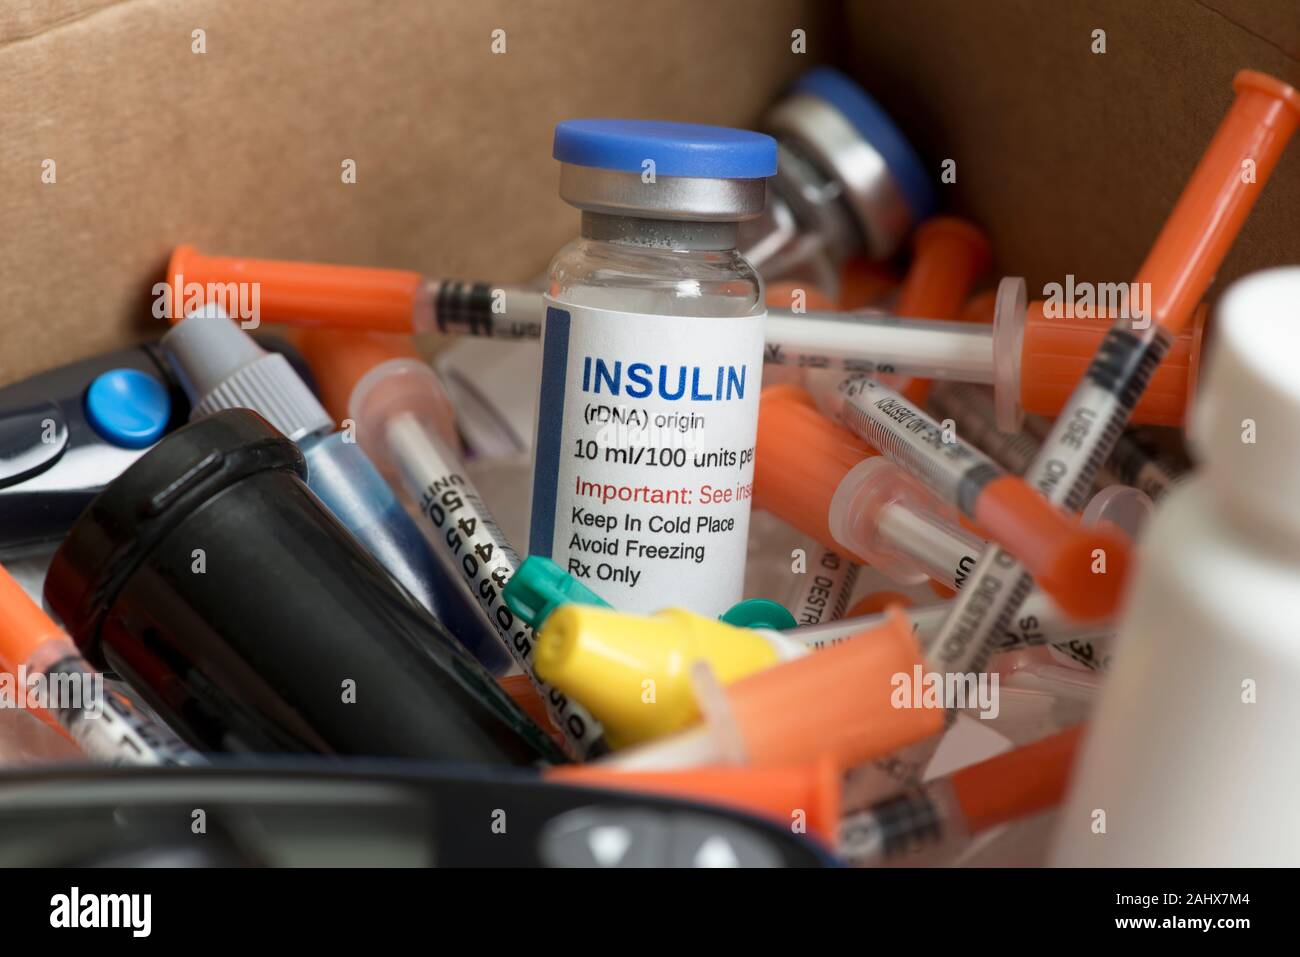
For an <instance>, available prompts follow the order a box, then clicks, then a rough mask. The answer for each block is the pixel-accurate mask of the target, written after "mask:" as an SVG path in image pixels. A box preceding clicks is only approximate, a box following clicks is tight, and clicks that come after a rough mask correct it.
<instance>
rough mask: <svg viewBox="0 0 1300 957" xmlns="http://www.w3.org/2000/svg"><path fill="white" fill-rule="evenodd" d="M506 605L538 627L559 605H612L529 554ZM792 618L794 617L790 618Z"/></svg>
mask: <svg viewBox="0 0 1300 957" xmlns="http://www.w3.org/2000/svg"><path fill="white" fill-rule="evenodd" d="M501 597H502V598H504V599H505V600H506V605H507V606H509V608H510V610H511V611H513V612H514V613H515V614H516V615H518V616H519V617H520V618H522V619H523V620H524V621H526V622H528V624H529V625H530V626H531V627H532V628H535V629H536V628H541V627H542V624H543V623H544V622H545V621H546V619H547V618H549V617H550V615H551V612H553V611H555V609H556V608H558V607H559V606H560V605H565V604H568V603H569V602H577V603H578V604H580V605H598V606H600V607H601V608H612V607H613V606H612V605H610V603H609V602H607V601H605V599H603V598H601V597H600V596H599V595H597V594H596V593H595V592H594V591H592V590H591V589H590V588H588V587H587V586H586V585H584V584H582V583H581V582H580V581H578V580H577V579H576V578H574V577H573V576H572V575H570V574H569V573H568V572H566V571H565V570H564V569H563V568H561V567H560V566H559V565H557V564H555V562H553V561H551V560H550V559H549V558H543V557H542V556H541V555H529V556H528V557H527V558H525V559H524V561H523V564H522V565H520V566H519V571H517V572H515V573H514V575H513V576H511V578H510V581H508V582H506V587H505V588H504V589H502V591H501ZM791 621H793V619H791Z"/></svg>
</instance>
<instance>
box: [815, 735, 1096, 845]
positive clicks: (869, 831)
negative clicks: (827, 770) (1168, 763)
mask: <svg viewBox="0 0 1300 957" xmlns="http://www.w3.org/2000/svg"><path fill="white" fill-rule="evenodd" d="M1082 733H1083V726H1082V725H1076V726H1075V727H1073V728H1069V729H1067V730H1065V731H1062V732H1060V733H1058V734H1054V735H1052V736H1051V737H1048V738H1044V739H1042V740H1041V741H1036V742H1034V743H1033V744H1030V745H1026V746H1024V747H1020V748H1016V749H1014V750H1012V751H1008V752H1006V753H1005V754H1000V755H997V756H996V757H993V758H989V759H988V760H986V761H981V762H980V763H979V764H974V765H971V766H969V767H966V768H963V769H961V770H960V771H957V772H955V773H953V774H951V775H949V776H948V777H945V778H940V779H938V780H935V781H931V782H930V783H928V784H926V785H924V786H923V787H920V788H917V789H914V790H909V791H905V792H903V793H902V794H898V795H895V796H893V797H888V798H884V799H883V800H880V801H876V802H875V803H873V804H872V805H871V806H870V807H867V808H865V809H863V810H861V811H856V812H853V813H850V814H847V815H846V816H845V817H844V818H843V819H842V820H841V822H840V834H839V838H840V840H839V853H840V856H841V857H842V858H843V859H844V860H845V861H846V862H848V863H850V864H854V865H857V866H860V867H862V866H871V865H882V864H894V863H899V862H900V861H901V860H902V859H904V858H906V857H908V856H909V855H912V854H916V853H919V852H923V851H924V852H928V853H930V854H938V855H951V854H953V853H956V852H958V851H960V850H961V849H962V848H963V847H964V846H965V845H966V843H967V842H968V841H969V839H970V838H971V836H973V835H975V834H978V833H979V832H981V831H985V830H987V829H989V828H992V827H994V826H996V825H999V824H1004V823H1007V822H1009V821H1013V820H1017V819H1020V818H1023V817H1028V816H1029V815H1031V814H1034V813H1036V812H1038V811H1043V810H1047V809H1048V808H1051V807H1055V806H1056V805H1057V804H1059V803H1060V801H1061V799H1062V797H1063V796H1064V794H1065V789H1066V785H1067V783H1068V781H1069V776H1070V770H1071V768H1072V767H1073V764H1074V757H1075V753H1076V752H1077V751H1078V746H1079V740H1080V738H1081V737H1082Z"/></svg>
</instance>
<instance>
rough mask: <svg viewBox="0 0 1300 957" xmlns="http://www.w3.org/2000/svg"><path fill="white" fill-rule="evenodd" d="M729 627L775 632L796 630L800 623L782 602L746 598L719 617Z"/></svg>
mask: <svg viewBox="0 0 1300 957" xmlns="http://www.w3.org/2000/svg"><path fill="white" fill-rule="evenodd" d="M718 617H719V618H721V619H722V620H723V621H725V622H726V623H727V624H728V625H735V626H736V627H737V628H770V629H772V630H773V631H785V630H786V629H787V628H794V627H795V626H796V625H798V624H799V622H797V621H795V620H794V615H792V614H790V613H789V612H788V611H786V610H785V606H784V605H782V604H781V603H780V602H775V601H772V600H771V599H770V598H746V599H745V600H744V601H738V602H736V604H734V605H732V606H731V607H730V608H729V609H727V610H726V611H725V612H723V613H722V614H721V615H719V616H718Z"/></svg>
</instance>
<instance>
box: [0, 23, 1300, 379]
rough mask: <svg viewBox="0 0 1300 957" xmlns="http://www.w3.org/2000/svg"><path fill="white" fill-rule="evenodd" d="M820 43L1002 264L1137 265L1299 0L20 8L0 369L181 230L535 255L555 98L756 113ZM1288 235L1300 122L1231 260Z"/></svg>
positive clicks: (344, 255) (115, 326) (136, 294)
mask: <svg viewBox="0 0 1300 957" xmlns="http://www.w3.org/2000/svg"><path fill="white" fill-rule="evenodd" d="M795 29H800V30H803V31H805V36H806V41H807V46H806V52H805V53H796V52H794V51H793V50H792V42H791V32H792V31H793V30H795ZM1094 29H1104V30H1105V31H1106V52H1105V53H1104V54H1094V53H1093V52H1091V45H1092V42H1093V38H1092V31H1093V30H1094ZM494 30H504V31H505V34H504V37H505V52H504V53H493V50H492V46H493V31H494ZM196 31H202V32H201V33H198V32H196ZM817 62H833V63H838V64H840V65H841V66H844V67H845V68H847V69H849V70H850V71H851V72H853V73H855V74H856V75H857V76H858V77H859V78H860V79H861V80H863V81H864V82H865V83H866V84H867V86H868V89H870V90H871V91H872V93H873V94H874V95H876V96H877V97H878V98H879V99H880V101H881V102H882V103H883V104H884V105H885V106H886V107H887V108H888V109H890V110H891V111H892V112H894V114H895V115H896V117H897V118H898V120H899V122H900V124H901V125H902V126H903V127H904V128H905V130H906V131H907V133H908V134H909V135H910V136H912V137H913V138H914V140H915V142H916V143H917V145H918V146H919V148H920V149H921V151H922V153H923V155H924V156H925V158H926V159H927V161H929V162H930V163H932V164H933V165H934V166H935V169H936V172H937V170H938V168H939V164H940V163H941V162H942V161H943V160H944V159H946V158H952V159H955V160H956V161H957V164H958V165H957V169H958V178H957V182H956V183H955V184H953V185H951V186H948V187H945V190H946V191H947V192H946V196H947V199H948V201H949V207H950V208H951V209H954V210H956V211H958V212H961V213H964V214H966V215H969V216H971V217H972V218H974V219H975V220H976V221H978V222H980V223H982V224H983V225H984V226H986V227H987V228H988V230H989V231H990V234H991V235H992V237H993V240H994V245H995V248H996V250H997V253H998V258H999V263H998V268H1000V269H1001V270H1003V271H1005V272H1010V273H1015V274H1023V275H1026V276H1028V278H1029V279H1030V284H1031V285H1030V288H1031V289H1034V288H1036V287H1041V284H1042V283H1044V282H1048V281H1059V280H1061V279H1062V278H1063V277H1064V275H1065V274H1066V273H1071V272H1072V273H1074V274H1075V275H1076V276H1077V277H1079V278H1081V279H1092V280H1094V281H1124V280H1127V279H1129V278H1131V276H1132V274H1133V272H1134V271H1135V270H1136V267H1137V265H1138V263H1139V261H1140V259H1141V256H1142V254H1143V252H1144V251H1145V249H1146V248H1147V246H1148V244H1149V243H1150V241H1151V239H1152V238H1153V237H1154V235H1155V232H1156V230H1157V229H1158V227H1159V224H1160V222H1161V220H1162V219H1163V217H1164V215H1165V214H1166V213H1167V212H1168V210H1169V208H1170V205H1171V204H1172V202H1173V200H1174V198H1175V196H1176V195H1177V193H1178V190H1179V188H1180V187H1181V185H1182V183H1183V181H1184V180H1185V178H1186V177H1187V175H1188V174H1189V173H1190V171H1191V168H1192V165H1193V163H1194V162H1195V159H1196V157H1197V156H1198V155H1199V153H1200V150H1201V149H1202V148H1203V147H1204V145H1205V143H1206V142H1207V141H1208V139H1209V136H1210V134H1211V132H1212V131H1213V128H1214V126H1215V124H1216V123H1217V122H1218V119H1219V117H1220V116H1221V115H1222V113H1223V110H1224V109H1225V107H1226V106H1227V104H1228V102H1229V100H1230V97H1231V92H1230V88H1229V84H1230V81H1231V77H1232V74H1233V72H1234V71H1235V70H1236V69H1237V68H1239V67H1242V66H1252V67H1255V68H1258V69H1263V70H1266V71H1270V72H1273V73H1275V74H1277V75H1279V76H1281V77H1283V78H1285V79H1288V80H1289V81H1290V82H1292V83H1300V15H1297V10H1296V6H1295V3H1294V0H1267V2H1260V3H1248V2H1246V0H1208V2H1199V3H1194V2H1191V0H1159V2H1155V3H1142V4H1134V3H1129V2H1124V0H1072V2H1069V3H1046V2H1041V0H1039V2H1035V0H997V2H980V3H972V2H965V0H921V2H913V3H907V4H897V3H887V2H883V0H861V2H848V3H845V4H839V3H818V2H815V0H803V2H800V0H711V2H709V3H692V2H688V0H662V2H657V3H653V4H648V3H642V2H640V0H611V2H601V3H591V2H580V0H545V2H533V3H527V4H523V3H510V2H506V0H474V2H461V0H386V2H384V3H382V4H376V3H365V2H359V0H352V2H349V0H119V2H113V0H53V2H37V0H28V2H11V3H8V4H6V5H4V6H3V7H0V90H2V91H3V93H0V96H2V97H3V105H2V106H0V182H3V184H4V189H3V191H0V222H2V223H3V224H4V227H5V242H4V243H3V245H2V246H0V277H3V282H4V296H3V298H0V337H2V341H3V346H2V347H0V383H4V382H9V381H12V380H14V379H17V378H20V377H22V376H24V375H28V374H30V373H32V372H34V371H37V370H39V369H41V368H45V367H48V366H51V365H54V364H58V363H61V362H66V361H69V360H72V359H75V358H78V357H81V356H85V355H88V354H92V353H94V352H98V351H101V350H104V349H107V348H110V347H112V346H115V345H119V344H121V343H123V342H125V341H129V340H131V339H136V338H142V337H146V336H148V335H150V334H156V332H157V331H158V326H157V320H154V319H152V318H151V312H150V306H151V294H150V289H151V284H152V283H153V282H154V281H156V280H157V279H160V278H161V275H162V272H163V267H164V264H165V262H166V258H167V255H168V253H169V251H170V250H171V248H172V247H173V246H175V245H176V244H178V243H180V242H190V243H193V244H195V245H197V246H198V247H199V248H200V249H204V250H206V251H210V252H214V253H240V254H245V255H257V256H269V257H283V258H296V259H314V260H323V261H334V262H347V263H358V264H370V265H388V266H394V267H402V268H412V269H419V270H423V271H426V272H428V273H431V274H442V275H452V276H464V277H466V278H489V279H498V280H501V281H511V280H520V279H525V278H528V277H531V276H532V275H535V274H536V273H537V272H538V271H539V270H541V269H542V268H543V267H544V265H545V263H546V262H547V260H548V259H549V257H550V256H551V254H552V253H553V252H554V250H555V249H557V248H558V247H559V246H560V245H562V244H563V243H564V242H565V241H566V240H567V239H568V238H570V237H571V236H572V235H573V234H574V232H575V229H576V225H577V214H576V213H575V212H574V211H573V210H571V209H569V208H568V207H566V206H565V205H563V204H562V203H561V202H560V201H559V199H558V198H557V196H556V175H557V174H556V165H555V163H554V162H553V160H551V158H550V138H551V130H552V126H553V124H554V123H555V121H557V120H559V119H562V118H565V117H572V116H582V115H606V116H637V117H660V118H669V119H682V120H694V121H699V122H710V123H725V124H730V125H738V126H745V125H752V124H754V123H756V122H757V120H758V117H759V116H760V114H761V112H762V110H763V108H764V106H765V105H766V104H768V103H769V102H770V101H771V100H772V98H773V97H774V96H775V95H776V94H777V93H778V91H780V90H781V88H782V87H784V86H785V85H786V84H787V83H788V82H789V81H790V80H791V79H792V78H793V77H794V76H796V75H797V74H798V73H800V72H801V71H802V70H804V69H806V68H807V67H809V66H811V65H813V64H814V63H817ZM346 160H353V161H354V162H355V164H356V182H355V183H353V184H348V183H345V182H343V176H342V164H343V163H344V162H345V161H346ZM47 161H52V163H53V166H52V167H51V166H50V165H49V163H48V162H47ZM51 172H52V173H53V176H52V181H50V182H46V181H45V180H46V179H51V176H50V174H51ZM1298 238H1300V148H1296V147H1294V146H1293V148H1292V149H1291V151H1290V152H1289V154H1288V155H1287V157H1286V158H1285V159H1284V161H1283V163H1282V164H1281V165H1280V166H1279V168H1278V170H1277V172H1276V173H1275V175H1274V178H1273V181H1272V182H1271V183H1270V184H1269V186H1268V189H1267V191H1266V193H1265V196H1264V198H1263V200H1262V201H1261V202H1260V203H1259V205H1258V207H1257V209H1256V211H1255V213H1254V214H1253V215H1252V217H1251V219H1250V222H1249V223H1248V224H1247V226H1246V230H1245V232H1244V233H1243V234H1242V237H1241V239H1240V241H1239V243H1238V245H1237V248H1236V250H1235V251H1234V252H1233V254H1232V256H1231V258H1230V259H1229V261H1228V264H1227V266H1226V267H1225V270H1224V276H1223V277H1221V279H1226V278H1228V277H1229V276H1234V275H1237V274H1239V273H1241V272H1243V271H1247V270H1250V269H1254V268H1259V267H1261V266H1266V265H1272V264H1278V263H1284V262H1294V261H1295V260H1296V259H1297V252H1298V250H1297V239H1298Z"/></svg>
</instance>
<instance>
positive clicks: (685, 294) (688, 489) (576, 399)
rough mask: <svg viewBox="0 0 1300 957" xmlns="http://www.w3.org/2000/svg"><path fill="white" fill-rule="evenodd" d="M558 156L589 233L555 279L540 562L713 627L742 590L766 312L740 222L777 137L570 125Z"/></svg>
mask: <svg viewBox="0 0 1300 957" xmlns="http://www.w3.org/2000/svg"><path fill="white" fill-rule="evenodd" d="M555 157H556V159H558V160H560V162H561V164H562V165H561V172H560V195H561V196H562V197H563V198H564V199H565V200H566V201H567V202H569V203H570V204H571V205H573V206H576V207H578V208H579V209H581V210H582V231H581V235H580V237H579V238H578V239H576V240H575V241H573V242H572V243H570V244H569V245H568V246H566V247H565V248H564V249H562V250H561V251H560V252H559V253H558V254H557V255H556V257H555V260H554V261H553V262H552V263H551V269H550V275H549V288H548V292H547V298H546V304H547V315H546V326H545V333H544V341H543V368H542V387H541V395H540V400H539V403H538V405H539V408H538V420H537V436H536V442H535V444H534V448H535V452H536V464H535V467H534V472H533V505H532V518H531V527H530V535H529V551H530V552H531V553H533V554H538V555H545V556H547V557H549V558H551V559H553V560H554V561H555V562H557V563H558V564H559V565H560V567H561V568H563V569H564V570H565V571H567V572H568V573H569V574H571V575H574V576H575V577H576V578H578V579H579V580H580V581H581V582H582V583H583V584H584V585H586V586H587V587H589V588H591V589H592V590H594V591H596V592H597V593H598V594H600V595H601V596H602V597H603V598H604V599H605V600H606V601H608V602H610V603H611V604H612V605H613V606H614V607H616V608H618V609H619V610H621V611H626V612H650V611H654V610H656V609H658V608H661V607H663V605H664V604H665V603H666V602H670V603H671V604H673V605H676V606H678V607H684V608H688V609H690V610H692V611H695V612H698V613H700V614H704V615H708V616H711V617H712V616H716V615H719V614H721V613H722V612H724V611H726V610H727V609H728V608H730V607H731V606H732V605H733V604H735V603H736V602H737V601H739V600H740V598H741V587H742V584H743V580H744V570H745V554H746V540H747V535H748V528H749V508H750V498H751V490H752V484H753V474H754V460H753V456H754V437H755V433H756V431H757V425H758V393H759V389H760V387H761V377H762V369H763V365H762V363H763V318H764V316H765V315H766V309H765V307H764V305H763V290H762V283H761V281H760V280H759V278H758V275H757V273H755V272H754V270H753V268H752V267H751V266H750V264H749V263H748V262H746V260H745V258H744V257H743V256H742V255H741V254H740V253H739V252H737V250H736V241H737V235H738V223H739V222H740V221H741V220H743V219H748V218H752V217H754V216H757V215H758V214H759V213H761V212H762V210H763V203H764V199H765V193H766V178H767V177H768V176H770V175H772V174H773V173H775V171H776V142H775V141H774V140H773V139H772V138H771V137H768V136H765V135H763V134H760V133H750V132H745V131H741V130H729V129H721V128H717V127H709V126H695V125H692V124H683V123H656V122H643V121H630V120H629V121H620V120H570V121H567V122H564V123H561V124H559V126H557V128H556V132H555Z"/></svg>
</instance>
